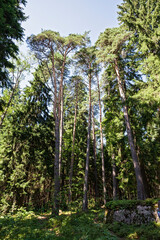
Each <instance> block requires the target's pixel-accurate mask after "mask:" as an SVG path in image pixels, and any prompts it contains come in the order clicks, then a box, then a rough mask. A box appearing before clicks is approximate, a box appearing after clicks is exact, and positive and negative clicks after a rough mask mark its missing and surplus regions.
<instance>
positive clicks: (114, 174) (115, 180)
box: [112, 153, 117, 200]
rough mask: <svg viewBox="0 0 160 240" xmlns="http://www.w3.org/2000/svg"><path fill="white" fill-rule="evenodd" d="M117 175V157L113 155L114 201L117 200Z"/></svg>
mask: <svg viewBox="0 0 160 240" xmlns="http://www.w3.org/2000/svg"><path fill="white" fill-rule="evenodd" d="M116 176H117V173H116V163H115V155H114V153H112V179H113V200H116V199H117V178H116Z"/></svg>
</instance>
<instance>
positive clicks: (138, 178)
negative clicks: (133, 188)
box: [115, 59, 146, 200]
mask: <svg viewBox="0 0 160 240" xmlns="http://www.w3.org/2000/svg"><path fill="white" fill-rule="evenodd" d="M115 71H116V75H117V80H118V87H119V92H120V97H121V100H122V104H123V113H124V119H125V124H126V130H127V136H128V142H129V145H130V149H131V155H132V160H133V165H134V170H135V175H136V181H137V198H138V199H140V200H144V199H145V198H146V196H145V190H144V185H143V180H142V174H141V170H140V165H139V162H138V157H137V153H136V150H135V146H134V142H133V137H132V130H131V126H130V121H129V116H128V109H127V105H126V97H125V93H124V89H123V84H122V81H121V78H120V73H119V68H118V63H117V60H116V59H115Z"/></svg>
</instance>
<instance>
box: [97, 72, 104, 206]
mask: <svg viewBox="0 0 160 240" xmlns="http://www.w3.org/2000/svg"><path fill="white" fill-rule="evenodd" d="M97 86H98V101H99V119H100V137H101V157H102V182H103V202H104V205H106V178H105V165H104V149H103V132H102V108H101V94H100V87H99V79H98V76H97Z"/></svg>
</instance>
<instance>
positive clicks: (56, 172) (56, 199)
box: [52, 117, 60, 215]
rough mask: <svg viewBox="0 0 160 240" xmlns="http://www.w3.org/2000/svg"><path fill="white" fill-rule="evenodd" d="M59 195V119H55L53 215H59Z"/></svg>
mask: <svg viewBox="0 0 160 240" xmlns="http://www.w3.org/2000/svg"><path fill="white" fill-rule="evenodd" d="M59 193H60V176H59V119H58V117H57V118H56V119H55V160H54V205H53V210H52V213H53V214H54V215H58V214H59V197H60V196H59Z"/></svg>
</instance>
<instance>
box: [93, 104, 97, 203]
mask: <svg viewBox="0 0 160 240" xmlns="http://www.w3.org/2000/svg"><path fill="white" fill-rule="evenodd" d="M92 129H93V130H92V131H93V135H92V136H93V154H94V176H95V202H96V199H97V197H98V180H97V179H98V178H97V154H96V136H95V124H94V112H93V107H92Z"/></svg>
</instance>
